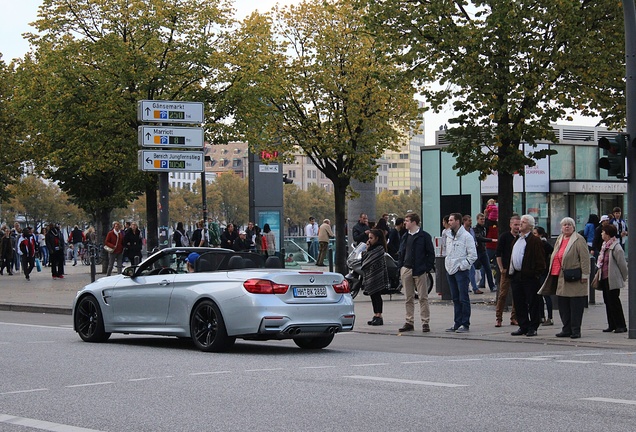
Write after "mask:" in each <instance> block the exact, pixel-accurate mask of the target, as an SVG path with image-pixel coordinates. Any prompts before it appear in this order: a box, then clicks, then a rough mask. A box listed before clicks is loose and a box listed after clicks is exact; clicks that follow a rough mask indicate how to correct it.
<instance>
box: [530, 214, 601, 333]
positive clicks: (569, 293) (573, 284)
mask: <svg viewBox="0 0 636 432" xmlns="http://www.w3.org/2000/svg"><path fill="white" fill-rule="evenodd" d="M589 275H590V253H589V250H588V247H587V242H586V241H585V238H584V237H583V236H582V235H580V234H578V233H577V232H576V225H575V223H574V219H572V218H570V217H565V218H563V219H562V220H561V235H560V236H559V237H558V238H557V240H556V243H555V244H554V252H553V253H552V258H551V259H550V270H549V271H548V277H547V278H546V280H545V282H544V283H543V286H542V287H541V289H540V290H539V295H544V296H545V295H553V294H556V296H557V303H558V305H559V315H560V316H561V321H562V322H563V327H562V329H561V332H560V333H558V334H557V335H556V336H557V337H570V338H572V339H578V338H580V337H581V322H582V321H583V310H584V309H585V304H586V302H587V295H588V283H587V282H588V278H589Z"/></svg>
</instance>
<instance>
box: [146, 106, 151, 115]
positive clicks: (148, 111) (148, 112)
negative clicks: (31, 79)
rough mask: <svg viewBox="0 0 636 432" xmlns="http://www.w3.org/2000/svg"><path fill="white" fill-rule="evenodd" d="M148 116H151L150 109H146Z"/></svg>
mask: <svg viewBox="0 0 636 432" xmlns="http://www.w3.org/2000/svg"><path fill="white" fill-rule="evenodd" d="M146 115H150V108H148V107H146Z"/></svg>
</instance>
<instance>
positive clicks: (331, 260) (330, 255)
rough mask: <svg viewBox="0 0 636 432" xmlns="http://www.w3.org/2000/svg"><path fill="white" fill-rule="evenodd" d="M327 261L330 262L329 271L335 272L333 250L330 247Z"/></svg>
mask: <svg viewBox="0 0 636 432" xmlns="http://www.w3.org/2000/svg"><path fill="white" fill-rule="evenodd" d="M327 260H328V261H329V271H330V272H332V271H333V248H332V247H329V249H328V250H327Z"/></svg>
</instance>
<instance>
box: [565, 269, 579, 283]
mask: <svg viewBox="0 0 636 432" xmlns="http://www.w3.org/2000/svg"><path fill="white" fill-rule="evenodd" d="M582 275H583V272H582V271H581V269H580V268H573V269H563V278H564V279H565V281H566V282H576V281H578V280H581V276H582Z"/></svg>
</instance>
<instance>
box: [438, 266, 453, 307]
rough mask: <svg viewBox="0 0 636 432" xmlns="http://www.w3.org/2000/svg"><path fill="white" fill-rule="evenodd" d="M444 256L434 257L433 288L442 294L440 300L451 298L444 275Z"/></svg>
mask: <svg viewBox="0 0 636 432" xmlns="http://www.w3.org/2000/svg"><path fill="white" fill-rule="evenodd" d="M444 260H445V257H443V256H436V257H435V290H436V291H437V292H438V293H441V294H442V300H452V299H453V297H452V296H451V292H450V286H449V285H448V278H447V277H446V266H445V265H444Z"/></svg>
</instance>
